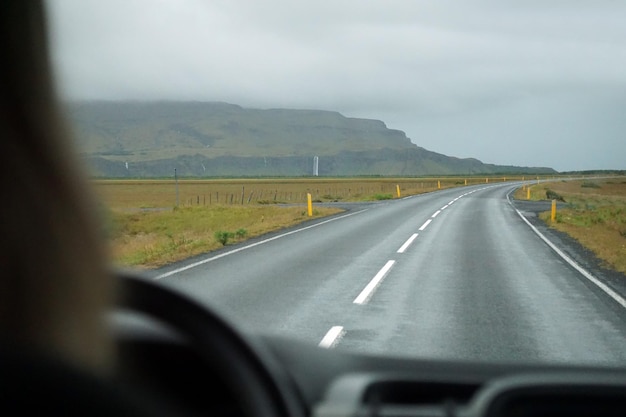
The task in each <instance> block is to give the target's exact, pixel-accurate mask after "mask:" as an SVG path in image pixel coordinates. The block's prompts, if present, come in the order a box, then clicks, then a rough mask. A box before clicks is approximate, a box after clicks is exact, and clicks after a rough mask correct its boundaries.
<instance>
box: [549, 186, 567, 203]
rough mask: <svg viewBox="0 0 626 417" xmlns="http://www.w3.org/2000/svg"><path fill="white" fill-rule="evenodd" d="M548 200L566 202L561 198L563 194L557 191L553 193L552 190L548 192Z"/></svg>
mask: <svg viewBox="0 0 626 417" xmlns="http://www.w3.org/2000/svg"><path fill="white" fill-rule="evenodd" d="M546 198H547V199H548V200H559V201H563V202H565V199H564V198H563V197H562V196H561V194H559V193H557V192H556V191H552V190H550V189H547V190H546Z"/></svg>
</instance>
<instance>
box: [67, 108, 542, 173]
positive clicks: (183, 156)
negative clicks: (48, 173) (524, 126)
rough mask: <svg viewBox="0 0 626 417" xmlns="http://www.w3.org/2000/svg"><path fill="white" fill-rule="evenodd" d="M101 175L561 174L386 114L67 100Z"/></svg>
mask: <svg viewBox="0 0 626 417" xmlns="http://www.w3.org/2000/svg"><path fill="white" fill-rule="evenodd" d="M67 109H68V116H69V119H70V121H71V122H72V125H73V127H74V129H75V137H76V140H77V142H78V143H77V145H78V147H79V149H80V150H81V152H82V155H83V156H84V158H85V159H86V160H87V161H88V164H89V167H90V168H91V170H92V173H93V175H94V176H106V177H127V176H133V177H154V176H170V175H171V174H172V172H173V171H174V168H176V169H177V172H178V173H179V174H180V175H183V176H257V175H258V176H268V175H269V176H275V175H285V176H299V175H310V174H311V173H312V166H313V157H314V156H318V157H319V174H320V175H407V176H410V175H449V174H450V175H451V174H468V173H473V174H478V173H509V172H528V173H553V172H554V171H553V170H552V169H549V168H528V167H523V168H522V167H511V166H498V165H488V164H483V163H482V162H480V161H478V160H476V159H459V158H452V157H448V156H445V155H442V154H437V153H434V152H430V151H427V150H426V149H423V148H420V147H418V146H416V145H415V144H413V143H412V142H411V141H410V140H409V139H408V138H407V137H406V135H405V134H404V132H402V131H399V130H394V129H388V128H387V127H386V126H385V124H384V123H383V122H381V121H379V120H368V119H356V118H348V117H345V116H343V115H341V114H340V113H337V112H331V111H321V110H286V109H269V110H259V109H245V108H242V107H240V106H236V105H232V104H226V103H215V102H79V103H71V104H69V105H68V107H67Z"/></svg>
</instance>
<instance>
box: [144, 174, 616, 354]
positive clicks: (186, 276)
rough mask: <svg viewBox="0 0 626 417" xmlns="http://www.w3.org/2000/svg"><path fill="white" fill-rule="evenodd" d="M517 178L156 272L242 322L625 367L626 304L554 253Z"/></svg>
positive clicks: (371, 211) (332, 340) (348, 340)
mask: <svg viewBox="0 0 626 417" xmlns="http://www.w3.org/2000/svg"><path fill="white" fill-rule="evenodd" d="M518 186H519V184H510V183H509V184H498V185H488V184H485V185H484V186H473V187H464V188H456V189H449V190H443V191H439V192H436V193H430V194H424V195H419V196H413V197H409V198H405V199H403V200H396V201H388V202H382V203H376V204H371V205H367V206H363V207H362V208H361V209H356V210H354V211H351V212H348V213H346V214H343V215H340V216H337V217H333V218H330V219H326V220H323V221H321V222H318V223H316V224H312V225H308V226H305V227H304V228H300V229H294V230H291V231H290V232H288V233H286V234H285V233H282V234H276V235H274V236H272V237H270V238H267V237H266V238H261V239H257V240H256V241H250V242H248V243H245V244H241V245H239V246H233V247H229V248H227V249H225V250H224V251H222V252H221V253H214V254H210V255H207V256H206V257H205V258H200V259H196V260H195V261H189V262H187V263H182V264H177V265H175V266H172V267H169V268H168V269H163V270H160V271H156V273H158V274H160V276H159V280H160V281H161V282H163V283H166V284H167V285H173V286H175V287H177V288H179V289H183V291H185V292H188V293H189V294H191V295H192V296H193V297H195V298H196V299H199V300H200V301H202V302H205V303H207V304H209V305H210V306H212V307H214V308H216V309H217V310H218V311H220V312H221V313H222V314H223V315H225V316H226V317H228V318H230V319H231V320H232V321H233V322H234V323H236V324H238V325H239V326H240V327H241V328H242V329H243V330H245V331H250V332H260V333H265V334H276V335H282V336H289V337H296V338H299V339H303V340H306V341H310V342H311V343H315V344H321V345H322V346H325V347H333V348H336V349H347V350H352V351H360V352H368V353H383V354H385V355H390V354H396V355H403V356H405V355H410V356H420V357H427V358H445V359H462V360H465V359H467V360H485V361H500V360H503V361H525V362H526V361H530V362H551V363H553V362H576V363H590V364H619V365H622V364H623V363H625V362H626V349H624V346H626V309H625V308H624V307H622V306H621V305H619V304H618V303H617V302H615V301H614V300H612V299H611V298H610V297H608V296H606V294H604V293H603V292H602V291H600V290H599V289H598V288H597V287H595V286H594V285H593V284H591V283H590V282H589V281H588V280H587V279H586V278H584V277H583V276H582V275H581V274H580V273H579V272H578V271H576V270H575V269H574V268H572V267H571V266H570V265H568V264H567V263H566V262H565V261H563V259H562V258H560V257H559V256H558V255H557V254H556V253H555V252H554V251H553V250H552V249H550V248H549V247H548V245H547V244H546V243H544V242H543V241H542V240H541V239H540V238H539V237H538V236H537V235H536V234H535V233H534V232H533V231H532V229H531V228H530V227H529V226H528V225H527V224H526V223H525V222H524V221H523V220H522V218H521V217H520V216H519V215H518V214H517V212H516V211H515V209H514V207H513V206H512V205H511V204H510V203H509V201H508V199H507V195H508V193H510V192H511V191H512V190H514V189H515V188H516V187H518Z"/></svg>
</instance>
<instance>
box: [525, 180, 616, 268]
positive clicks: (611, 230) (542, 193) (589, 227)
mask: <svg viewBox="0 0 626 417" xmlns="http://www.w3.org/2000/svg"><path fill="white" fill-rule="evenodd" d="M547 189H550V190H552V191H554V192H556V193H557V194H559V195H561V196H562V197H563V198H564V200H565V201H566V202H567V203H568V206H567V207H566V208H563V209H559V210H558V211H557V216H556V221H554V222H552V221H551V220H550V212H545V213H542V214H541V215H540V218H541V219H542V220H544V221H545V222H546V223H547V224H548V225H549V226H550V227H553V228H554V229H557V230H560V231H562V232H565V233H567V234H568V235H570V236H571V237H573V238H574V239H576V240H577V241H579V242H580V243H581V244H582V245H583V246H585V247H586V248H588V249H590V250H591V251H593V252H594V253H595V254H596V256H598V258H600V259H602V260H603V261H604V262H605V264H606V266H607V267H609V268H612V269H615V270H617V271H619V272H622V273H626V178H624V177H620V178H611V179H585V180H580V181H560V182H553V183H548V184H540V185H535V186H533V187H532V188H531V194H532V195H531V199H546V191H547ZM516 197H517V198H520V199H525V198H526V195H525V193H524V192H521V190H518V193H517V194H516Z"/></svg>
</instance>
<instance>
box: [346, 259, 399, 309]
mask: <svg viewBox="0 0 626 417" xmlns="http://www.w3.org/2000/svg"><path fill="white" fill-rule="evenodd" d="M395 263H396V261H394V260H390V261H387V263H386V264H385V266H383V267H382V268H381V270H380V271H378V273H377V274H376V276H375V277H374V278H372V280H371V281H370V282H369V284H367V286H366V287H365V288H363V291H361V294H359V295H358V296H357V297H356V298H355V299H354V301H353V303H354V304H365V303H367V300H369V299H370V297H371V296H372V294H373V292H374V290H375V289H376V287H378V285H379V284H380V282H381V281H382V280H383V278H385V276H386V275H387V274H388V273H389V271H390V270H391V268H392V267H393V264H395Z"/></svg>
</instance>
